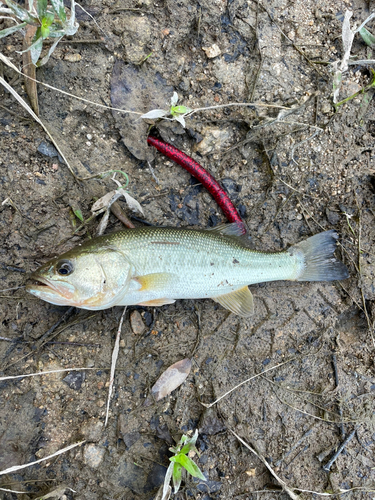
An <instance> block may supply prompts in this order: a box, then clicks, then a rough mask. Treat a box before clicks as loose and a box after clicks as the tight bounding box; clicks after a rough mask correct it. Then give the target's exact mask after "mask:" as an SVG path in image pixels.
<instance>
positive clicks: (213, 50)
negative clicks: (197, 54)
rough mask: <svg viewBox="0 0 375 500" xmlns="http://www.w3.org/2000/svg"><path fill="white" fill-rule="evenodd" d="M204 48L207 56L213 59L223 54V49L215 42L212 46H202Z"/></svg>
mask: <svg viewBox="0 0 375 500" xmlns="http://www.w3.org/2000/svg"><path fill="white" fill-rule="evenodd" d="M202 50H204V51H205V53H206V56H207V57H208V58H209V59H213V58H214V57H217V56H219V55H220V54H221V50H220V48H219V47H218V46H217V45H216V43H214V44H213V45H211V47H202Z"/></svg>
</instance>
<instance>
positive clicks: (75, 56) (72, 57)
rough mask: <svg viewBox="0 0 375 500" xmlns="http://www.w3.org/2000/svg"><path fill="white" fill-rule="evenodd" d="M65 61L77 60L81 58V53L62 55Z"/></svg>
mask: <svg viewBox="0 0 375 500" xmlns="http://www.w3.org/2000/svg"><path fill="white" fill-rule="evenodd" d="M64 59H65V61H68V62H78V61H80V60H81V59H82V56H81V54H66V56H65V57H64Z"/></svg>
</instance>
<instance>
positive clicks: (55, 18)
mask: <svg viewBox="0 0 375 500" xmlns="http://www.w3.org/2000/svg"><path fill="white" fill-rule="evenodd" d="M2 1H3V2H5V4H6V5H7V7H5V4H4V3H2ZM0 14H7V16H6V17H5V19H9V20H11V21H13V22H14V23H16V26H11V27H10V28H5V29H3V30H1V31H0V38H3V37H5V36H8V35H11V34H12V33H15V32H17V31H20V30H22V29H23V28H25V27H26V26H27V25H31V26H35V27H36V28H37V30H36V32H35V35H34V38H33V40H32V42H31V44H30V46H29V47H28V48H27V49H26V50H24V51H22V52H20V54H22V53H23V52H30V54H31V60H32V62H33V64H34V65H35V66H43V64H46V62H47V61H48V59H49V58H50V56H51V54H52V53H53V51H54V50H55V48H56V46H57V44H58V43H59V41H60V40H61V38H62V37H63V36H64V35H68V36H72V35H74V34H75V33H76V31H77V30H78V27H79V24H78V23H77V21H76V20H75V2H74V0H72V2H71V14H70V18H69V19H68V18H67V15H66V12H65V6H64V1H63V0H50V4H49V2H48V0H37V1H36V8H35V6H34V0H28V9H25V8H24V7H21V6H20V5H18V4H17V3H16V2H14V1H13V0H0ZM19 21H21V22H19ZM47 38H55V39H56V40H55V41H54V43H53V44H52V46H51V47H50V49H49V50H48V52H47V54H46V55H45V56H44V57H43V58H42V59H39V58H40V56H41V53H42V49H43V42H44V40H46V39H47Z"/></svg>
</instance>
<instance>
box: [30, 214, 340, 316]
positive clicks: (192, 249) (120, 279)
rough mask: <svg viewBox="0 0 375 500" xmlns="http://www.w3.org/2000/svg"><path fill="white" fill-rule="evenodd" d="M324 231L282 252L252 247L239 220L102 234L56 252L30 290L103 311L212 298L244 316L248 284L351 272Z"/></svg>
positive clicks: (331, 234) (332, 235)
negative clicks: (207, 226)
mask: <svg viewBox="0 0 375 500" xmlns="http://www.w3.org/2000/svg"><path fill="white" fill-rule="evenodd" d="M337 238H338V235H337V233H336V232H335V231H334V230H329V231H325V232H322V233H319V234H316V235H314V236H311V237H310V238H308V239H306V240H304V241H302V242H300V243H297V244H296V245H293V246H291V247H290V248H289V249H288V250H286V251H281V252H277V253H267V252H259V251H256V250H254V249H253V248H251V245H249V239H248V237H247V236H246V235H245V236H244V235H242V228H241V227H240V226H238V225H237V224H236V223H233V224H224V225H220V226H216V227H215V228H213V229H186V228H170V227H141V228H136V229H128V230H123V231H119V232H114V233H111V234H108V235H104V236H99V237H97V238H93V239H91V240H88V241H86V242H85V243H83V244H81V245H79V246H77V247H75V248H73V249H72V250H69V251H68V252H66V253H64V254H62V255H60V256H58V257H55V258H53V259H52V260H50V261H49V262H47V263H46V264H44V265H42V266H41V267H40V268H39V269H38V270H37V271H35V272H34V273H33V274H32V275H31V280H32V281H31V282H30V283H29V284H28V285H27V287H26V289H27V291H28V292H29V293H31V294H33V295H34V296H36V297H39V298H40V299H42V300H44V301H47V302H50V303H51V304H56V305H62V306H75V307H78V308H82V309H89V310H102V309H107V308H109V307H112V306H127V305H139V306H162V305H164V304H172V303H174V302H175V301H176V300H177V299H206V298H210V299H213V300H214V301H216V302H218V303H219V304H221V306H223V307H224V308H226V309H228V310H229V311H231V312H233V313H235V314H237V315H238V316H242V317H249V316H250V315H251V314H253V311H254V304H253V296H252V293H251V292H250V290H249V288H248V286H249V285H252V284H255V283H263V282H268V281H277V280H290V281H332V280H343V279H346V278H347V277H348V276H349V273H348V270H347V268H346V266H345V265H344V264H343V263H342V262H341V261H339V260H337V259H336V258H335V257H334V251H335V249H336V243H337Z"/></svg>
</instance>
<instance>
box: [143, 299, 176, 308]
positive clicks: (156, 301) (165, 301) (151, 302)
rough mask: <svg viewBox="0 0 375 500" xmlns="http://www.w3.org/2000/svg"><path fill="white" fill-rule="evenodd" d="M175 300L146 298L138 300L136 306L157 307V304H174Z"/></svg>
mask: <svg viewBox="0 0 375 500" xmlns="http://www.w3.org/2000/svg"><path fill="white" fill-rule="evenodd" d="M175 302H176V301H175V300H173V299H153V300H146V302H140V303H139V304H137V306H152V307H158V306H164V305H165V304H174V303H175Z"/></svg>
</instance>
